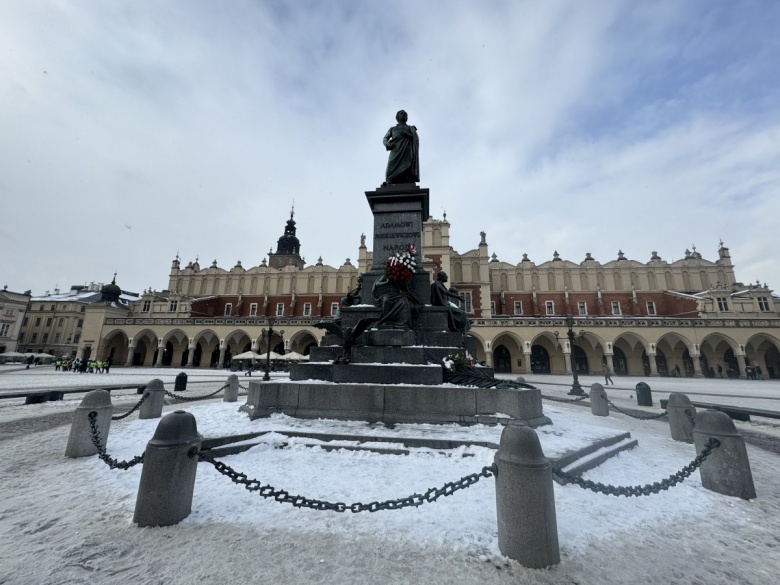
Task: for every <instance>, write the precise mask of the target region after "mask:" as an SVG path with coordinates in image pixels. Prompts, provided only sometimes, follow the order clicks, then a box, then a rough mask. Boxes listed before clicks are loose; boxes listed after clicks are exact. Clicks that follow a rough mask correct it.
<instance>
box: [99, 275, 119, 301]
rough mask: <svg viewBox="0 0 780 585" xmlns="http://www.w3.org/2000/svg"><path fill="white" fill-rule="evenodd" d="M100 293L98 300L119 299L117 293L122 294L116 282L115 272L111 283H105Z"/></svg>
mask: <svg viewBox="0 0 780 585" xmlns="http://www.w3.org/2000/svg"><path fill="white" fill-rule="evenodd" d="M100 294H101V299H100V300H101V301H104V302H108V303H115V302H117V301H118V300H119V295H121V294H122V289H121V288H119V286H117V284H116V274H114V278H113V280H112V281H111V284H107V285H105V286H104V287H103V288H101V289H100Z"/></svg>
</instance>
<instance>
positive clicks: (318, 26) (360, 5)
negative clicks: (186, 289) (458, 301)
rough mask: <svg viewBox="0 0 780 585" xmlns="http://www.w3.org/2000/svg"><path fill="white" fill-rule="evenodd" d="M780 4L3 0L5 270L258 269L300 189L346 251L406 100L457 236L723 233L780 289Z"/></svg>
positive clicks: (509, 256)
mask: <svg viewBox="0 0 780 585" xmlns="http://www.w3.org/2000/svg"><path fill="white" fill-rule="evenodd" d="M779 11H780V9H778V8H775V7H773V6H772V7H766V10H762V11H757V10H747V9H745V6H744V5H742V4H741V3H735V5H733V6H732V5H712V4H711V3H708V2H688V3H677V2H659V3H653V4H636V3H633V2H623V1H618V0H614V1H604V2H599V3H598V5H592V4H587V3H575V4H572V3H568V2H566V3H564V2H545V3H537V2H489V3H487V4H479V5H477V4H474V3H471V2H446V3H445V2H424V3H420V2H397V3H392V4H389V3H385V4H383V3H365V2H305V3H304V2H296V3H276V2H249V1H247V2H241V3H238V2H231V3H230V4H229V5H224V6H223V5H217V4H215V3H213V2H205V1H204V2H167V3H165V4H162V5H161V4H159V3H155V2H132V3H105V2H97V1H91V2H90V1H87V2H79V3H75V4H72V3H59V2H54V1H51V2H41V3H38V2H36V3H28V2H15V3H8V5H7V6H6V7H5V8H4V19H3V21H2V23H0V54H2V55H3V56H4V57H6V58H4V59H2V60H0V63H2V65H0V67H2V71H0V73H2V74H3V77H4V85H3V88H2V89H0V124H2V127H3V128H4V132H3V134H2V135H0V160H2V161H3V162H2V163H0V164H2V165H3V167H4V169H3V172H2V173H0V192H2V194H3V202H4V208H3V209H4V213H3V215H4V217H12V218H13V221H12V222H9V221H4V222H2V226H0V244H1V245H2V246H3V247H4V248H6V249H13V250H14V251H15V253H17V254H19V255H22V256H23V257H24V260H23V262H20V261H19V260H18V259H14V260H13V261H11V260H5V261H4V264H3V272H4V274H5V275H6V278H7V279H8V282H7V284H8V285H9V287H11V288H13V289H16V290H23V289H26V288H32V289H33V290H34V291H35V292H36V293H41V292H42V291H43V290H46V289H51V288H53V286H54V284H55V283H57V284H59V285H60V287H64V286H67V284H71V283H72V284H76V283H80V282H83V281H85V280H87V281H90V280H101V279H102V280H108V279H109V278H110V276H111V275H112V274H113V272H114V270H118V271H119V276H118V281H119V282H120V284H122V286H124V287H125V288H128V289H131V290H133V289H137V290H140V289H143V288H145V287H147V286H150V285H151V286H154V287H155V288H158V289H159V288H164V287H165V286H166V285H167V277H166V274H167V272H168V269H169V267H170V261H171V260H172V259H173V256H174V255H175V254H176V253H177V252H179V253H180V254H181V256H182V258H183V259H184V260H185V262H186V261H187V260H194V258H195V256H196V255H199V256H200V259H201V261H204V262H205V261H208V262H209V263H210V261H211V260H212V259H214V258H216V259H217V260H218V262H219V263H220V265H222V266H225V267H230V266H232V265H233V264H234V263H235V261H236V260H238V259H240V260H241V261H242V263H243V265H244V266H246V267H248V266H253V265H257V264H259V263H260V261H261V260H262V259H263V257H264V255H265V253H266V252H267V250H268V248H269V247H275V245H276V240H277V238H278V237H279V236H280V235H281V233H282V231H283V228H284V222H285V221H286V220H287V218H288V215H289V211H290V208H291V206H292V204H293V201H295V210H296V215H295V219H296V221H297V222H298V235H299V237H300V239H301V241H302V253H303V254H304V255H305V256H306V258H307V261H308V262H310V263H312V262H314V261H316V258H317V257H318V256H320V255H322V257H323V259H324V260H325V262H326V263H329V264H332V265H340V264H341V263H342V262H343V261H344V259H345V258H346V257H351V258H353V259H354V258H355V256H356V254H357V246H358V244H359V236H360V234H361V233H363V232H365V233H370V231H371V229H372V218H371V214H370V212H369V210H368V206H367V204H366V202H365V200H364V197H363V192H364V191H366V190H371V189H374V188H376V187H377V186H379V184H380V183H381V182H382V180H383V174H384V166H385V163H386V153H385V151H384V148H383V147H382V145H381V138H382V136H383V135H384V133H385V132H386V130H387V128H388V127H389V126H390V125H392V124H393V123H394V115H395V112H396V110H398V109H400V108H404V109H406V110H407V111H408V112H409V114H410V123H413V124H416V125H417V126H418V129H419V133H420V137H421V164H422V184H423V186H426V187H429V188H430V189H431V210H432V213H434V215H435V216H437V217H441V215H442V211H443V209H445V208H446V210H447V216H448V219H449V220H450V221H451V222H452V239H451V241H452V243H453V246H454V247H455V248H456V249H458V250H461V251H465V250H468V249H472V248H473V247H475V246H476V244H477V243H478V241H479V239H478V238H479V231H480V230H485V231H487V232H488V242H489V243H490V246H491V252H492V251H495V252H496V253H497V254H498V255H499V257H500V258H501V259H502V260H505V261H509V262H519V260H520V259H521V257H522V253H523V252H528V253H529V255H530V256H531V258H532V259H534V260H536V261H543V260H545V259H549V258H551V257H552V252H553V251H554V250H556V249H557V250H558V251H559V252H560V253H561V256H562V257H564V258H567V259H572V260H576V261H578V260H580V259H581V258H582V257H584V254H585V252H591V253H593V255H594V257H596V258H597V259H600V260H608V259H611V258H612V257H614V256H615V255H616V252H617V250H618V249H619V248H621V249H623V251H624V252H626V255H627V256H628V257H633V258H636V259H640V260H641V259H649V255H650V251H652V250H657V251H658V252H659V253H660V254H661V255H662V256H663V257H664V258H666V259H672V258H673V257H680V256H681V255H682V252H683V250H684V249H685V248H686V247H690V246H691V245H692V243H696V244H697V246H699V249H700V251H701V252H702V253H703V254H704V256H705V258H709V259H715V250H716V245H717V241H718V239H719V238H723V239H724V241H726V243H727V245H729V246H730V247H731V250H732V256H733V259H734V261H735V263H736V264H737V265H738V268H739V270H738V276H739V277H740V278H741V279H743V280H746V281H747V280H751V281H752V280H755V279H756V278H760V279H761V280H762V282H763V281H765V280H766V281H768V283H769V284H770V285H771V284H772V283H773V282H775V283H776V282H778V278H777V277H778V276H780V260H773V259H772V258H773V257H774V253H773V252H772V250H771V248H770V247H771V243H770V238H768V237H767V236H766V234H768V233H772V229H773V225H772V217H773V216H774V217H777V211H778V209H777V206H778V203H776V202H777V201H778V200H780V199H779V198H778V197H777V195H778V194H777V187H776V185H777V184H778V183H777V178H778V177H777V171H776V164H775V161H776V160H777V158H778V156H777V155H778V154H780V153H778V135H780V133H778V122H779V120H778V112H777V105H776V103H774V100H772V99H771V96H772V95H774V93H776V89H777V87H776V86H777V81H776V79H778V78H780V76H778V75H777V65H776V63H775V61H776V59H775V58H774V56H776V54H777V50H776V49H777V48H778V47H777V44H778V41H776V40H774V37H775V36H776V35H772V34H770V33H771V31H773V30H776V27H777V25H778V24H780V23H779V22H778V21H780V14H779ZM44 71H45V73H44ZM125 224H129V225H131V226H132V230H127V229H126V228H125V227H124V225H125ZM694 240H695V242H694ZM207 258H208V260H206V259H207ZM759 270H760V271H761V272H760V273H759V272H758V271H759ZM743 271H744V272H743ZM65 283H67V284H65Z"/></svg>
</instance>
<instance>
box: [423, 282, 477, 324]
mask: <svg viewBox="0 0 780 585" xmlns="http://www.w3.org/2000/svg"><path fill="white" fill-rule="evenodd" d="M447 280H449V279H448V278H447V273H446V272H444V271H443V270H442V271H441V272H439V273H438V274H437V275H436V282H434V283H433V284H432V285H431V305H433V306H434V307H446V308H447V324H448V325H449V328H450V331H457V332H459V333H468V330H469V329H470V328H471V323H469V316H468V315H467V314H466V311H464V310H463V309H461V308H460V307H459V306H457V305H456V304H455V303H453V302H452V301H451V300H450V299H453V300H455V301H457V302H460V297H459V296H458V295H456V294H455V293H453V292H450V291H448V290H447V286H446V284H447Z"/></svg>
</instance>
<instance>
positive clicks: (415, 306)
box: [371, 274, 421, 329]
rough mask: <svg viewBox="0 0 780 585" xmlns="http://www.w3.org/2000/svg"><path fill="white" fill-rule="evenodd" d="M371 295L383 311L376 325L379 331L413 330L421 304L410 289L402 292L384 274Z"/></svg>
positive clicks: (375, 282) (377, 280)
mask: <svg viewBox="0 0 780 585" xmlns="http://www.w3.org/2000/svg"><path fill="white" fill-rule="evenodd" d="M371 294H372V296H373V297H374V300H375V301H377V303H379V307H380V308H381V309H382V314H381V316H380V318H379V321H378V322H377V323H376V325H375V327H376V328H377V329H411V328H412V319H413V318H414V317H416V315H417V312H418V311H419V309H420V306H421V304H420V302H419V301H418V300H417V299H416V298H415V296H414V293H413V292H412V291H411V290H409V289H408V287H406V288H405V289H404V290H402V289H401V288H399V287H398V285H397V284H394V283H393V282H392V281H391V280H390V279H389V278H387V276H386V275H384V274H383V275H382V276H380V277H379V278H377V279H376V281H374V287H373V289H372V290H371Z"/></svg>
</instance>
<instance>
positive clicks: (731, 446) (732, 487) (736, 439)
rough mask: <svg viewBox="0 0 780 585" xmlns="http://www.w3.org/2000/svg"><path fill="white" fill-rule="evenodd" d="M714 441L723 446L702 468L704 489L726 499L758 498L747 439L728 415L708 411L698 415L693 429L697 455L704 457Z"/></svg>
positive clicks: (700, 470)
mask: <svg viewBox="0 0 780 585" xmlns="http://www.w3.org/2000/svg"><path fill="white" fill-rule="evenodd" d="M711 438H715V439H718V441H720V446H719V447H718V448H716V449H714V450H713V451H712V453H711V454H710V456H709V457H708V458H707V459H706V461H704V463H702V465H701V467H700V468H699V473H700V474H701V485H702V486H704V487H705V488H707V489H708V490H712V491H714V492H718V493H719V494H723V495H726V496H737V497H740V498H742V499H744V500H750V499H752V498H755V497H756V488H755V487H754V486H753V474H752V473H751V471H750V461H748V456H747V449H746V448H745V439H743V438H742V435H740V434H739V433H738V432H737V429H736V427H735V426H734V421H733V420H731V417H730V416H729V415H727V414H726V413H725V412H719V411H717V410H704V411H702V412H699V413H698V414H697V415H696V424H695V428H694V429H693V442H694V444H695V445H696V452H697V453H701V451H702V449H704V445H705V444H706V443H707V441H709V440H710V439H711Z"/></svg>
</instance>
